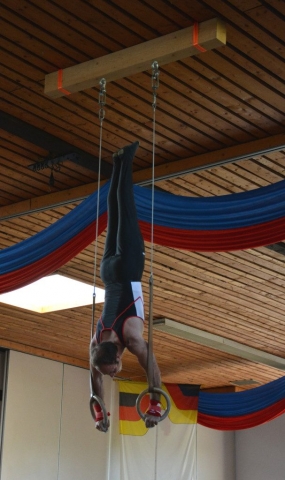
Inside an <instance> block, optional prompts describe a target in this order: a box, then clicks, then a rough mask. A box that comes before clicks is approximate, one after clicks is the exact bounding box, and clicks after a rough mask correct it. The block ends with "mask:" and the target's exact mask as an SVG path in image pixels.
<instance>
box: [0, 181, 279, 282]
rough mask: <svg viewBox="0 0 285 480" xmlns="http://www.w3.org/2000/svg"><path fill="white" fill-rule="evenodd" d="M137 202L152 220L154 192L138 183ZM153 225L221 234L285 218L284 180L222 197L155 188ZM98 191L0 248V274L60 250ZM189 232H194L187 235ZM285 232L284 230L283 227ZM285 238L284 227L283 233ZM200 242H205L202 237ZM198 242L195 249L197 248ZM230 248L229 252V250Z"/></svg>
mask: <svg viewBox="0 0 285 480" xmlns="http://www.w3.org/2000/svg"><path fill="white" fill-rule="evenodd" d="M108 189H109V182H108V183H106V184H105V185H104V186H103V187H102V188H101V189H100V198H99V203H100V215H102V214H103V213H104V212H106V209H107V194H108ZM134 189H135V200H136V205H137V212H138V218H139V220H140V221H142V222H145V223H148V224H150V222H151V190H150V189H147V188H143V187H138V186H135V187H134ZM154 206H155V208H154V224H155V226H163V227H165V228H167V229H168V228H169V229H173V233H175V235H176V234H178V235H179V230H180V229H181V231H182V230H184V231H185V230H186V231H187V230H189V232H191V231H194V232H195V231H196V232H198V233H201V235H202V234H203V231H205V232H207V233H209V232H211V231H212V232H213V235H214V232H218V231H219V230H222V231H225V233H224V235H225V237H226V230H231V229H237V231H236V234H238V231H239V229H240V230H241V231H242V232H244V230H243V229H244V228H245V227H248V226H253V225H261V226H262V224H264V223H266V222H271V221H276V220H278V219H282V220H283V219H284V218H285V181H284V180H283V181H281V182H278V183H276V184H273V185H269V186H267V187H263V188H260V189H256V190H253V191H250V192H243V193H236V194H232V195H223V196H220V197H207V198H191V197H182V196H176V195H172V194H169V193H165V192H155V197H154ZM96 209H97V192H95V193H93V194H92V195H90V196H89V197H88V198H87V199H86V200H84V201H83V202H82V203H81V204H80V205H79V206H77V207H76V208H74V210H72V211H71V212H70V213H68V214H67V215H65V216H64V217H63V218H61V219H60V220H58V221H57V222H55V223H54V224H53V225H51V226H49V227H48V228H46V229H45V230H43V231H42V232H40V233H38V234H36V235H34V236H32V237H31V238H28V239H27V240H24V241H23V242H20V243H19V244H16V245H13V246H12V247H9V248H6V249H4V250H1V251H0V275H3V274H5V273H8V272H12V271H14V270H18V269H20V268H23V267H25V266H26V265H28V264H31V263H35V262H37V261H38V260H39V259H40V258H42V257H43V256H47V255H49V254H50V253H52V252H53V251H55V250H57V249H58V248H61V247H62V246H63V245H64V244H65V243H66V242H68V241H70V240H71V239H72V238H73V237H74V236H75V235H78V234H79V233H80V232H82V231H84V229H85V228H87V227H88V226H89V225H90V224H91V223H92V222H94V221H95V220H96ZM189 235H190V234H189ZM282 235H283V228H282ZM284 238H285V231H284ZM199 242H200V243H201V242H202V238H201V236H200V237H199ZM199 242H197V250H198V251H199ZM225 251H226V250H225Z"/></svg>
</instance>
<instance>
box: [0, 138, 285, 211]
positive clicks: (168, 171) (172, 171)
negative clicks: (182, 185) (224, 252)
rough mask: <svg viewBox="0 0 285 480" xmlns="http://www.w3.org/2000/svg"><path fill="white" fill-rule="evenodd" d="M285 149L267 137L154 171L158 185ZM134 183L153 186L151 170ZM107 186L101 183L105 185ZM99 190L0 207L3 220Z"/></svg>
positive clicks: (66, 192) (138, 174)
mask: <svg viewBox="0 0 285 480" xmlns="http://www.w3.org/2000/svg"><path fill="white" fill-rule="evenodd" d="M284 149H285V134H279V135H275V136H272V137H266V138H262V139H258V140H254V141H252V142H247V143H243V144H240V145H235V146H232V147H226V148H224V149H221V150H216V151H214V152H208V153H203V154H201V155H196V156H193V157H187V158H184V159H181V160H176V161H175V162H169V163H166V164H163V165H158V166H156V167H155V181H158V180H163V179H166V178H175V177H179V176H181V175H185V174H187V173H191V172H195V171H198V170H206V169H208V168H211V167H215V166H217V165H224V164H226V163H232V162H236V161H238V160H244V159H247V158H252V157H255V156H257V155H265V154H266V153H270V152H274V151H280V150H284ZM133 180H134V183H136V184H138V185H150V184H151V182H152V168H151V167H150V168H146V169H144V170H138V171H137V172H134V175H133ZM103 183H104V182H102V184H103ZM96 189H97V182H95V183H88V184H86V185H81V186H79V187H73V188H70V189H68V190H63V191H61V192H55V193H50V194H47V195H43V196H41V197H35V198H31V199H29V200H23V201H21V202H18V203H14V204H12V205H6V206H3V207H0V219H1V220H5V219H9V218H13V217H18V216H21V215H27V214H29V213H33V212H36V211H41V210H47V209H49V208H53V207H56V206H59V205H66V204H69V203H72V202H76V201H78V200H82V199H83V198H86V197H87V196H88V195H90V194H91V193H93V192H94V191H95V190H96Z"/></svg>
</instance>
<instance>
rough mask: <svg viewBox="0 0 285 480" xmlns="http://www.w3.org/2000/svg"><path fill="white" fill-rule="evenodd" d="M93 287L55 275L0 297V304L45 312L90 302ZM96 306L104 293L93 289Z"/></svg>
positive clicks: (80, 305)
mask: <svg viewBox="0 0 285 480" xmlns="http://www.w3.org/2000/svg"><path fill="white" fill-rule="evenodd" d="M93 291H94V287H93V286H91V285H88V284H87V283H83V282H79V281H78V280H72V279H71V278H68V277H64V276H63V275H59V274H55V275H49V276H47V277H43V278H41V279H40V280H37V281H36V282H34V283H30V284H29V285H27V286H26V287H22V288H19V289H17V290H14V291H12V292H8V293H3V294H2V295H0V302H2V303H7V304H8V305H13V306H15V307H20V308H24V309H26V310H32V311H33V312H38V313H46V312H54V311H56V310H65V309H68V308H75V307H82V306H84V305H91V304H92V303H93ZM95 291H96V303H102V302H104V297H105V291H104V290H103V289H101V288H98V287H96V290H95Z"/></svg>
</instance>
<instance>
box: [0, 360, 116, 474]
mask: <svg viewBox="0 0 285 480" xmlns="http://www.w3.org/2000/svg"><path fill="white" fill-rule="evenodd" d="M106 394H107V395H108V391H107V392H106ZM108 441H109V440H108V436H106V435H102V434H100V433H99V432H97V431H96V430H95V427H94V422H93V420H92V418H91V415H90V412H89V375H88V372H87V371H86V370H82V369H79V368H74V367H69V366H66V365H63V364H61V363H58V362H54V361H51V360H46V359H43V358H39V357H34V356H31V355H25V354H22V353H19V352H13V351H12V352H10V359H9V368H8V383H7V397H6V408H5V422H4V435H3V447H2V448H3V451H2V467H1V480H65V479H68V480H78V478H80V479H81V480H89V479H90V480H91V479H92V480H94V478H95V477H94V467H95V466H96V471H97V472H98V475H99V476H98V478H100V480H104V479H105V478H106V458H107V452H108Z"/></svg>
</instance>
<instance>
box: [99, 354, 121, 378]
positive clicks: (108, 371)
mask: <svg viewBox="0 0 285 480" xmlns="http://www.w3.org/2000/svg"><path fill="white" fill-rule="evenodd" d="M97 370H98V371H99V372H100V373H102V375H109V376H110V377H112V378H113V377H115V376H116V375H117V373H119V372H120V371H121V370H122V360H121V359H120V358H118V360H117V362H116V363H110V364H109V365H101V366H100V367H97Z"/></svg>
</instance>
